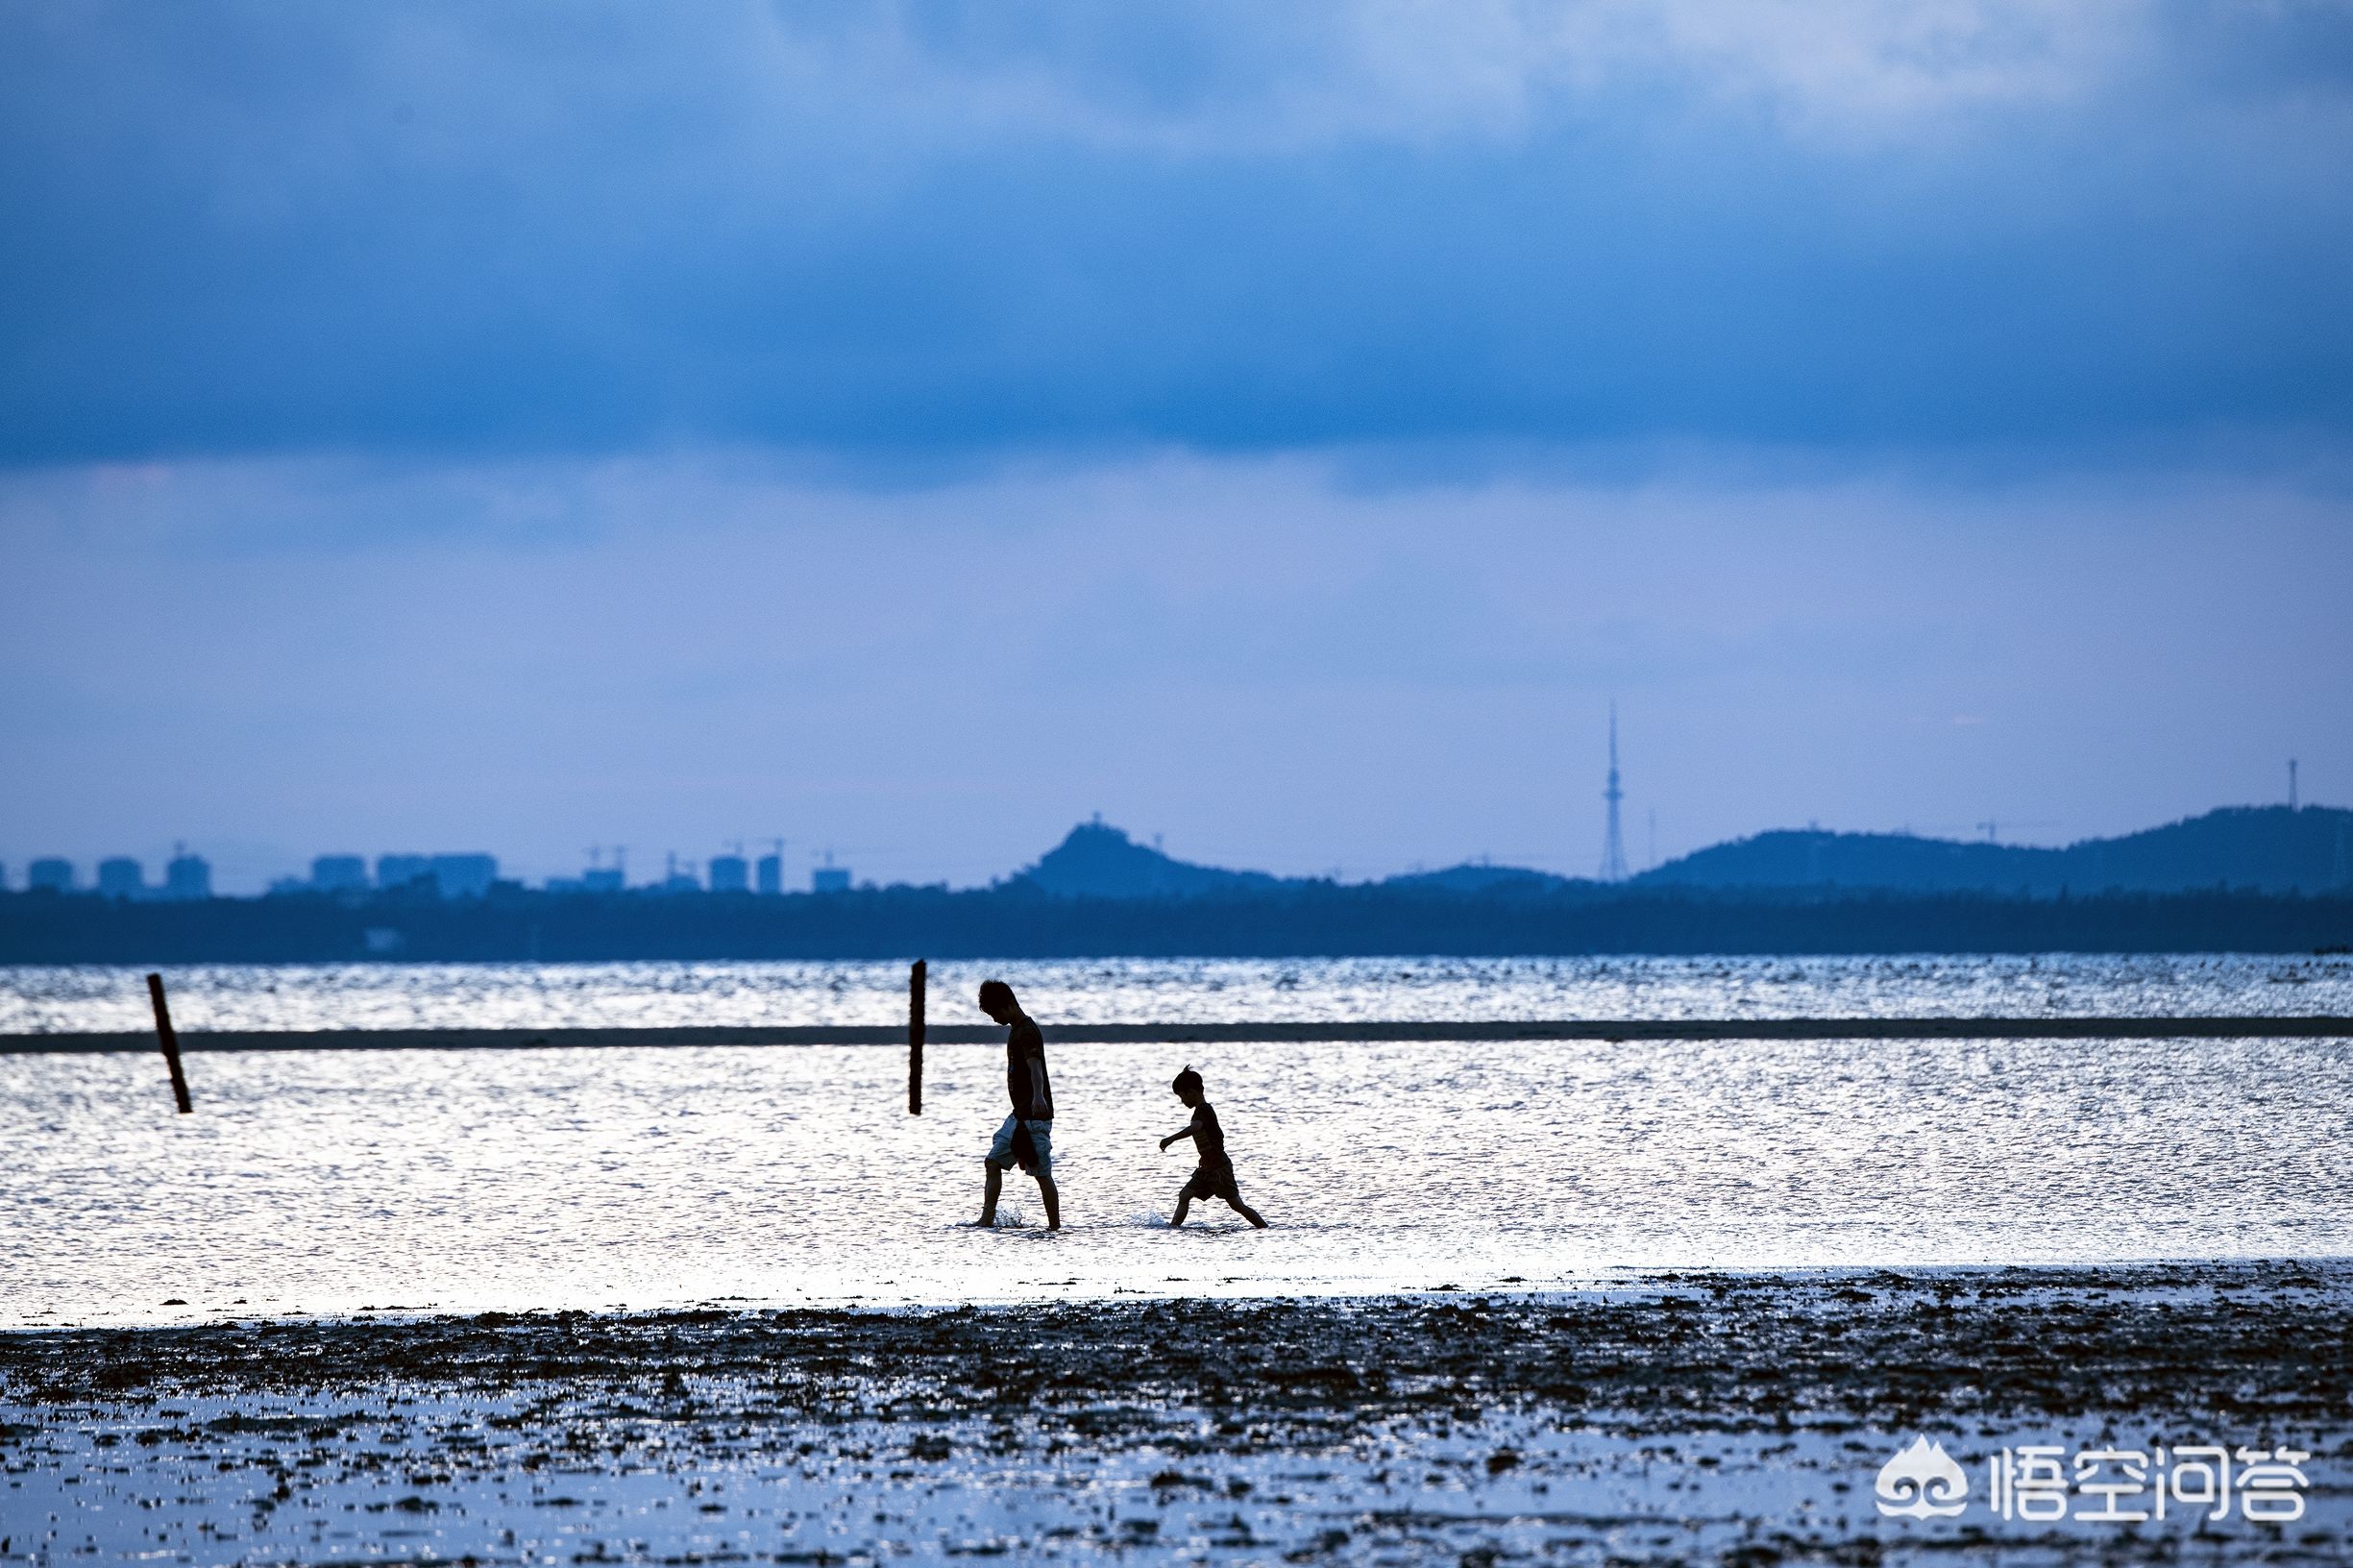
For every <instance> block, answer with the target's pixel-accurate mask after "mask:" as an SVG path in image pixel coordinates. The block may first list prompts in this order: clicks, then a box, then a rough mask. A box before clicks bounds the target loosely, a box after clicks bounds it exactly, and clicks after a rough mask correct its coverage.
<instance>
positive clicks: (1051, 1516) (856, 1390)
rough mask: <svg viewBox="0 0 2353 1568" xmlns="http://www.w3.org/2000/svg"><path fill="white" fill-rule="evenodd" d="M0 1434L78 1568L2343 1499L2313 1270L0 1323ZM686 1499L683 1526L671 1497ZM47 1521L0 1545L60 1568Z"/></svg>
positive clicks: (1677, 1524)
mask: <svg viewBox="0 0 2353 1568" xmlns="http://www.w3.org/2000/svg"><path fill="white" fill-rule="evenodd" d="M0 1423H5V1425H4V1426H0V1445H4V1449H0V1451H4V1452H5V1453H6V1455H7V1457H8V1461H9V1464H8V1467H9V1471H10V1475H11V1477H12V1481H14V1482H17V1483H18V1484H17V1491H18V1494H20V1497H21V1494H22V1492H23V1487H22V1484H21V1479H20V1478H27V1477H31V1478H36V1481H37V1484H36V1487H35V1490H36V1491H38V1490H39V1488H40V1485H42V1484H47V1485H49V1487H50V1490H51V1491H52V1492H54V1493H55V1494H56V1496H57V1497H58V1498H60V1499H61V1500H63V1501H64V1502H65V1503H67V1504H68V1505H70V1508H69V1509H68V1511H69V1512H70V1511H71V1508H93V1509H97V1510H98V1511H97V1512H96V1513H95V1514H93V1515H92V1517H91V1520H90V1521H87V1522H88V1523H92V1524H95V1523H97V1522H99V1521H101V1520H103V1519H113V1518H117V1516H118V1515H119V1514H120V1509H117V1511H116V1514H115V1515H108V1514H106V1513H105V1511H104V1509H103V1507H100V1505H99V1504H98V1503H97V1502H96V1501H94V1500H95V1499H96V1498H98V1497H99V1495H100V1491H101V1490H103V1489H104V1488H108V1487H111V1488H112V1489H113V1490H112V1492H111V1493H110V1494H109V1495H114V1496H117V1497H119V1498H122V1499H125V1500H130V1501H133V1502H135V1503H136V1504H137V1507H139V1508H140V1509H143V1510H144V1512H143V1513H142V1514H141V1515H140V1525H139V1528H140V1529H141V1530H142V1531H151V1532H153V1533H152V1534H142V1535H141V1536H140V1537H139V1539H138V1540H137V1541H135V1542H134V1541H131V1540H129V1539H128V1538H125V1539H122V1540H117V1541H114V1542H112V1543H111V1544H112V1546H113V1548H114V1549H115V1552H116V1555H118V1556H124V1557H126V1558H130V1557H135V1556H141V1555H142V1553H144V1554H145V1555H153V1554H154V1552H155V1551H159V1550H163V1547H162V1546H161V1545H160V1544H159V1543H161V1542H163V1540H164V1536H165V1532H166V1531H167V1528H168V1525H169V1516H170V1515H171V1513H172V1508H171V1507H163V1506H161V1505H159V1504H157V1503H154V1502H151V1501H141V1500H142V1499H151V1498H161V1497H162V1496H164V1495H165V1494H166V1493H169V1494H170V1495H171V1496H173V1497H176V1498H177V1499H178V1500H179V1501H178V1503H177V1504H175V1505H173V1506H172V1507H182V1510H183V1512H184V1513H185V1514H186V1515H187V1518H186V1519H185V1520H184V1521H183V1523H182V1525H181V1527H180V1528H179V1531H178V1533H177V1534H176V1535H172V1536H171V1537H170V1542H169V1551H170V1552H171V1554H172V1555H173V1557H175V1558H176V1560H179V1561H184V1562H196V1563H216V1562H217V1563H233V1562H249V1561H251V1562H258V1561H291V1560H306V1561H307V1560H324V1559H328V1558H338V1557H343V1556H376V1557H380V1556H383V1555H384V1554H385V1553H387V1552H391V1553H393V1554H395V1555H399V1554H400V1553H402V1552H406V1553H407V1554H408V1555H409V1556H412V1557H418V1558H419V1560H423V1559H425V1558H445V1559H462V1558H465V1557H469V1556H470V1557H472V1558H474V1559H475V1560H476V1561H478V1562H480V1561H493V1560H512V1561H516V1562H527V1561H540V1560H547V1559H549V1558H551V1557H566V1558H569V1559H571V1560H577V1561H596V1560H608V1559H609V1560H644V1561H660V1562H699V1561H708V1560H739V1559H740V1560H776V1561H801V1560H866V1559H870V1560H877V1561H879V1560H884V1559H886V1558H891V1557H895V1556H902V1557H903V1556H907V1555H908V1554H910V1553H915V1554H918V1555H925V1554H939V1555H960V1554H961V1553H963V1552H965V1551H967V1550H972V1551H981V1550H986V1551H987V1552H988V1553H992V1554H993V1553H996V1552H1000V1551H1001V1552H1019V1553H1024V1554H1027V1553H1038V1554H1042V1555H1048V1556H1086V1555H1088V1554H1089V1553H1091V1552H1095V1551H1114V1550H1116V1551H1118V1552H1120V1553H1125V1554H1133V1553H1135V1552H1138V1551H1142V1550H1146V1549H1150V1550H1153V1551H1163V1552H1166V1551H1177V1552H1180V1554H1181V1555H1188V1556H1230V1557H1235V1558H1237V1559H1241V1558H1249V1559H1251V1560H1258V1558H1260V1557H1262V1556H1274V1557H1281V1556H1290V1555H1295V1554H1297V1553H1300V1552H1307V1553H1308V1555H1309V1556H1316V1555H1318V1554H1320V1555H1323V1556H1348V1555H1350V1554H1351V1553H1354V1552H1357V1551H1360V1550H1361V1551H1364V1552H1369V1553H1375V1554H1376V1555H1378V1556H1384V1557H1385V1559H1387V1560H1399V1561H1419V1560H1446V1561H1456V1560H1460V1559H1462V1558H1463V1557H1464V1556H1465V1555H1466V1554H1470V1555H1475V1554H1477V1553H1480V1552H1483V1551H1492V1552H1494V1553H1496V1554H1498V1555H1499V1556H1490V1557H1488V1558H1485V1559H1483V1560H1488V1561H1494V1560H1501V1559H1502V1557H1507V1556H1513V1555H1515V1554H1518V1553H1521V1552H1527V1553H1534V1554H1538V1555H1542V1556H1549V1557H1555V1558H1559V1559H1561V1560H1593V1561H1613V1560H1628V1561H1642V1560H1692V1557H1693V1556H1695V1555H1696V1556H1698V1557H1699V1558H1700V1559H1701V1560H1718V1559H1723V1560H1733V1555H1735V1554H1737V1553H1740V1552H1744V1551H1745V1552H1749V1553H1750V1554H1751V1556H1748V1557H1747V1558H1746V1559H1741V1560H1747V1561H1750V1562H1763V1561H1771V1560H1779V1558H1780V1557H1784V1556H1797V1557H1805V1556H1814V1557H1819V1558H1822V1559H1823V1560H1846V1561H1878V1560H1894V1559H1896V1558H1900V1557H1902V1556H1906V1555H1907V1554H1913V1553H1925V1554H1929V1556H1927V1557H1925V1558H1924V1559H1923V1560H1950V1555H1951V1554H1952V1553H1954V1552H1955V1551H1965V1552H1966V1551H1972V1550H1976V1549H1982V1550H1983V1551H1985V1552H1987V1553H1992V1554H1995V1556H1994V1557H1989V1559H1988V1560H1997V1558H1998V1560H2004V1561H2007V1560H2013V1559H2014V1558H2015V1555H2016V1554H2017V1553H2018V1552H2020V1551H2024V1552H2026V1553H2027V1556H2025V1557H2023V1558H2016V1560H2055V1561H2057V1560H2076V1559H2077V1558H2078V1557H2081V1558H2083V1559H2084V1560H2095V1559H2096V1560H2142V1558H2143V1557H2145V1558H2146V1559H2147V1560H2163V1559H2166V1558H2167V1557H2168V1556H2169V1554H2171V1553H2174V1552H2177V1551H2179V1550H2181V1549H2182V1547H2183V1546H2184V1545H2186V1539H2176V1538H2175V1537H2173V1536H2170V1535H2167V1534H2165V1533H2164V1532H2162V1531H2140V1530H2136V1531H2133V1532H2130V1533H2127V1534H2118V1533H2115V1532H2113V1531H2111V1532H2109V1533H2105V1534H2103V1533H2099V1532H2097V1531H2091V1532H2088V1533H2087V1532H2086V1531H2084V1530H2064V1529H2063V1530H2059V1531H2051V1530H2048V1529H2037V1530H2032V1531H2023V1532H2020V1531H2015V1530H2013V1531H2008V1532H2006V1533H2005V1532H2004V1531H2001V1530H1998V1529H1992V1530H1989V1527H1988V1526H1987V1525H1985V1524H1983V1523H1978V1524H1971V1525H1963V1526H1959V1527H1956V1528H1955V1529H1952V1530H1948V1531H1943V1532H1942V1533H1935V1532H1932V1531H1924V1530H1922V1529H1920V1528H1916V1527H1915V1523H1914V1521H1910V1520H1889V1519H1883V1518H1880V1517H1878V1516H1877V1515H1876V1514H1875V1513H1874V1512H1873V1510H1872V1509H1871V1508H1870V1507H1869V1504H1868V1498H1869V1496H1870V1492H1871V1484H1872V1479H1873V1476H1874V1474H1875V1470H1876V1467H1877V1465H1878V1464H1879V1462H1880V1461H1881V1459H1882V1458H1884V1453H1883V1451H1884V1450H1885V1449H1886V1447H1887V1444H1888V1442H1889V1440H1891V1439H1892V1438H1895V1437H1898V1436H1900V1435H1903V1434H1911V1433H1929V1434H1931V1435H1935V1436H1938V1437H1939V1439H1940V1440H1942V1441H1949V1442H1950V1443H1951V1444H1952V1445H1953V1447H1954V1450H1955V1452H1956V1454H1957V1453H1959V1452H1961V1451H1962V1450H1963V1449H1964V1448H1970V1450H1971V1452H1972V1453H1973V1454H1975V1453H1977V1452H1979V1451H1984V1452H1991V1447H1992V1445H1994V1444H1997V1443H2006V1442H2010V1441H2013V1440H2016V1439H2018V1438H2019V1437H2021V1436H2024V1437H2026V1438H2028V1439H2033V1438H2034V1437H2035V1434H2040V1433H2053V1434H2058V1435H2061V1436H2068V1435H2072V1436H2075V1437H2078V1438H2080V1439H2081V1440H2083V1441H2086V1442H2090V1441H2092V1440H2094V1439H2098V1440H2101V1441H2115V1442H2126V1441H2136V1442H2145V1441H2149V1440H2157V1441H2169V1442H2188V1441H2194V1440H2199V1434H2218V1440H2226V1441H2231V1442H2239V1443H2253V1442H2258V1441H2260V1442H2263V1443H2266V1444H2268V1443H2273V1442H2292V1443H2294V1444H2296V1445H2298V1446H2300V1447H2303V1448H2305V1449H2309V1450H2311V1451H2312V1452H2313V1453H2314V1455H2315V1456H2316V1457H2315V1458H2314V1459H2313V1461H2312V1469H2313V1472H2314V1482H2313V1502H2314V1507H2313V1508H2312V1512H2311V1515H2310V1516H2309V1517H2308V1518H2307V1519H2306V1520H2304V1521H2302V1522H2301V1523H2300V1524H2299V1526H2298V1528H2297V1529H2296V1530H2293V1531H2284V1532H2283V1531H2277V1530H2258V1529H2254V1528H2249V1529H2247V1530H2245V1531H2241V1532H2239V1533H2236V1534H2233V1533H2229V1532H2228V1531H2224V1532H2222V1533H2218V1534H2217V1533H2214V1532H2212V1531H2206V1532H2203V1533H2201V1534H2200V1535H2199V1536H2198V1537H2197V1539H2198V1540H2199V1541H2200V1543H2201V1544H2200V1547H2199V1550H2200V1551H2202V1552H2205V1553H2207V1554H2209V1555H2211V1556H2214V1557H2216V1558H2217V1559H2218V1560H2247V1561H2256V1560H2262V1561H2294V1560H2312V1561H2331V1560H2342V1557H2343V1555H2344V1549H2345V1548H2346V1546H2347V1539H2346V1534H2345V1529H2344V1522H2343V1518H2342V1515H2343V1512H2344V1508H2343V1503H2344V1492H2345V1482H2346V1480H2347V1478H2348V1477H2353V1267H2348V1266H2347V1265H2344V1264H2339V1263H2327V1264H2303V1263H2292V1262H2287V1263H2248V1264H2205V1265H2170V1266H2157V1267H2135V1268H2114V1269H2031V1270H2030V1269H2002V1270H1953V1271H1937V1272H1921V1273H1902V1274H1899V1273H1877V1274H1841V1275H1835V1276H1802V1277H1773V1276H1737V1275H1715V1274H1693V1273H1682V1274H1668V1275H1658V1276H1654V1277H1650V1278H1647V1279H1643V1280H1639V1281H1631V1282H1625V1283H1623V1284H1621V1285H1618V1286H1611V1287H1610V1288H1608V1289H1605V1290H1595V1291H1588V1292H1580V1293H1576V1294H1568V1295H1560V1294H1554V1295H1545V1296H1508V1295H1495V1294H1485V1295H1466V1294H1460V1293H1448V1292H1427V1293H1423V1294H1419V1295H1415V1296H1409V1297H1385V1298H1379V1299H1371V1300H1339V1301H1332V1300H1270V1301H1248V1302H1230V1301H1208V1300H1198V1299H1193V1300H1187V1299H1167V1300H1145V1301H1137V1300H1114V1301H1099V1300H1098V1301H1086V1302H1074V1303H1069V1304H1064V1305H1054V1306H1044V1307H1018V1308H1014V1307H1007V1308H969V1307H968V1308H960V1309H955V1310H946V1311H889V1312H857V1311H789V1312H787V1311H774V1312H770V1311H761V1312H745V1311H722V1310H703V1311H674V1312H660V1313H643V1314H626V1315H597V1314H589V1313H580V1312H561V1313H549V1314H520V1315H517V1314H498V1313H493V1314H486V1315H482V1316H475V1317H429V1318H420V1319H386V1320H370V1319H338V1320H331V1321H259V1322H237V1323H220V1324H212V1325H206V1326H197V1327H186V1328H156V1329H140V1330H49V1331H19V1332H11V1333H7V1334H0ZM1972 1445H1973V1446H1972ZM557 1477H563V1478H569V1479H566V1480H564V1481H563V1482H561V1483H560V1486H561V1494H562V1495H560V1496H557V1495H553V1494H551V1491H550V1485H551V1478H557ZM1285 1478H1291V1479H1285ZM1299 1478H1307V1479H1299ZM198 1480H201V1481H202V1482H203V1485H202V1486H201V1487H198V1486H196V1484H195V1483H196V1481H198ZM706 1484H707V1485H709V1486H714V1487H717V1488H719V1492H718V1493H714V1494H713V1497H714V1498H715V1499H723V1500H713V1501H702V1502H697V1503H695V1504H693V1505H692V1506H691V1507H690V1506H689V1505H688V1504H687V1503H686V1501H685V1500H686V1499H687V1498H688V1497H689V1496H690V1495H691V1496H695V1497H702V1496H703V1490H702V1488H703V1487H704V1486H705V1485H706ZM690 1486H691V1487H692V1488H694V1490H692V1491H691V1492H690V1491H689V1489H688V1488H689V1487H690ZM191 1488H193V1489H191ZM649 1488H650V1489H649ZM12 1507H16V1505H12ZM306 1509H307V1510H308V1511H307V1512H306V1511H305V1510H306ZM713 1510H716V1511H713ZM43 1511H45V1512H56V1511H57V1510H56V1509H54V1508H49V1509H44V1510H43ZM74 1517H76V1518H78V1517H80V1515H78V1514H76V1515H74ZM305 1520H308V1521H309V1527H308V1528H309V1533H308V1534H307V1535H306V1534H305V1533H304V1532H303V1531H304V1529H305V1528H306V1527H305V1526H304V1524H303V1521H305ZM207 1521H209V1523H207ZM632 1521H633V1523H631V1522H632ZM680 1521H684V1523H680ZM590 1524H595V1525H597V1527H598V1533H596V1534H595V1536H594V1542H595V1544H594V1547H593V1550H592V1549H591V1548H590V1547H589V1546H587V1545H584V1544H583V1540H584V1537H583V1536H582V1534H581V1531H584V1530H586V1529H587V1527H588V1526H589V1525H590ZM723 1524H726V1525H731V1526H732V1527H734V1531H735V1532H734V1533H733V1534H730V1535H726V1536H725V1539H724V1540H722V1539H721V1538H720V1536H719V1535H714V1534H711V1531H717V1530H718V1529H719V1527H720V1526H721V1525H723ZM71 1525H72V1519H70V1518H66V1517H65V1516H64V1515H60V1517H59V1519H58V1520H56V1521H54V1522H45V1529H46V1530H47V1531H49V1533H48V1534H47V1535H44V1536H43V1537H42V1538H41V1539H40V1541H39V1542H38V1549H37V1550H36V1551H32V1552H28V1550H27V1541H28V1540H29V1539H31V1538H32V1537H31V1536H30V1535H29V1534H26V1533H21V1532H20V1533H18V1534H17V1538H16V1539H15V1540H14V1541H13V1542H12V1545H11V1547H10V1548H9V1549H8V1551H7V1552H6V1553H5V1554H0V1555H5V1556H7V1557H8V1559H9V1560H12V1561H13V1560H18V1559H22V1560H26V1561H30V1562H34V1563H45V1562H50V1561H57V1560H62V1559H63V1557H64V1556H65V1555H66V1553H65V1551H64V1542H65V1540H66V1537H67V1535H68V1534H70V1533H71V1529H70V1527H71ZM1147 1526H1148V1527H1149V1528H1148V1529H1147V1528H1146V1527H1147ZM125 1528H128V1527H125ZM698 1531H700V1532H701V1533H697V1532H698ZM666 1532H667V1533H666ZM681 1532H683V1533H681ZM812 1532H815V1533H812ZM85 1533H86V1534H87V1536H88V1540H87V1542H86V1543H85V1545H86V1550H85V1551H84V1552H83V1554H82V1555H83V1556H106V1555H107V1553H108V1550H109V1542H108V1541H105V1540H102V1539H101V1536H102V1535H103V1534H104V1533H105V1531H104V1530H101V1529H96V1528H92V1529H89V1530H87V1531H85ZM420 1536H421V1537H422V1538H423V1542H424V1544H422V1545H419V1544H418V1540H417V1538H418V1537H420ZM403 1541H407V1542H409V1543H410V1544H409V1545H406V1546H404V1545H402V1544H401V1543H402V1542H403ZM813 1541H814V1542H815V1543H816V1544H814V1545H813V1544H812V1542H813ZM960 1541H961V1542H963V1543H964V1544H963V1545H961V1546H959V1545H958V1544H957V1543H958V1542H960ZM975 1541H979V1542H982V1543H984V1544H983V1546H974V1545H973V1544H972V1543H973V1542H975ZM987 1543H994V1544H993V1545H990V1544H987ZM1318 1543H1320V1544H1318ZM1277 1545H1280V1546H1281V1547H1282V1550H1281V1551H1280V1552H1276V1551H1274V1547H1275V1546H1277ZM131 1546H137V1547H139V1548H140V1549H141V1551H140V1552H133V1551H130V1550H128V1548H129V1547H131ZM811 1553H816V1554H820V1555H821V1556H810V1555H809V1554H811ZM2003 1553H2007V1554H2010V1555H2009V1556H2002V1555H2001V1554H2003ZM420 1554H421V1555H420ZM796 1554H798V1555H796ZM1758 1554H1765V1555H1761V1556H1760V1555H1758ZM167 1560H172V1559H170V1558H167ZM1298 1560H1307V1559H1306V1558H1305V1557H1302V1558H1299V1559H1298Z"/></svg>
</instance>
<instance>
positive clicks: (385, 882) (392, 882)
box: [376, 855, 433, 893]
mask: <svg viewBox="0 0 2353 1568" xmlns="http://www.w3.org/2000/svg"><path fill="white" fill-rule="evenodd" d="M432 870H433V863H432V861H431V860H430V859H429V858H428V857H426V856H424V855H379V856H377V857H376V885H377V886H378V887H379V888H380V889H382V890H383V891H384V892H386V893H390V892H392V891H393V890H394V889H395V888H404V887H406V886H408V884H410V883H411V882H414V881H415V880H416V879H417V878H418V877H420V876H430V875H431V874H432Z"/></svg>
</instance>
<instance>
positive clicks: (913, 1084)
mask: <svg viewBox="0 0 2353 1568" xmlns="http://www.w3.org/2000/svg"><path fill="white" fill-rule="evenodd" d="M922 1114H923V961H922V960H921V959H917V960H916V961H915V963H914V965H913V966H912V967H911V968H909V969H908V970H907V1115H911V1116H919V1115H922Z"/></svg>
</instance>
